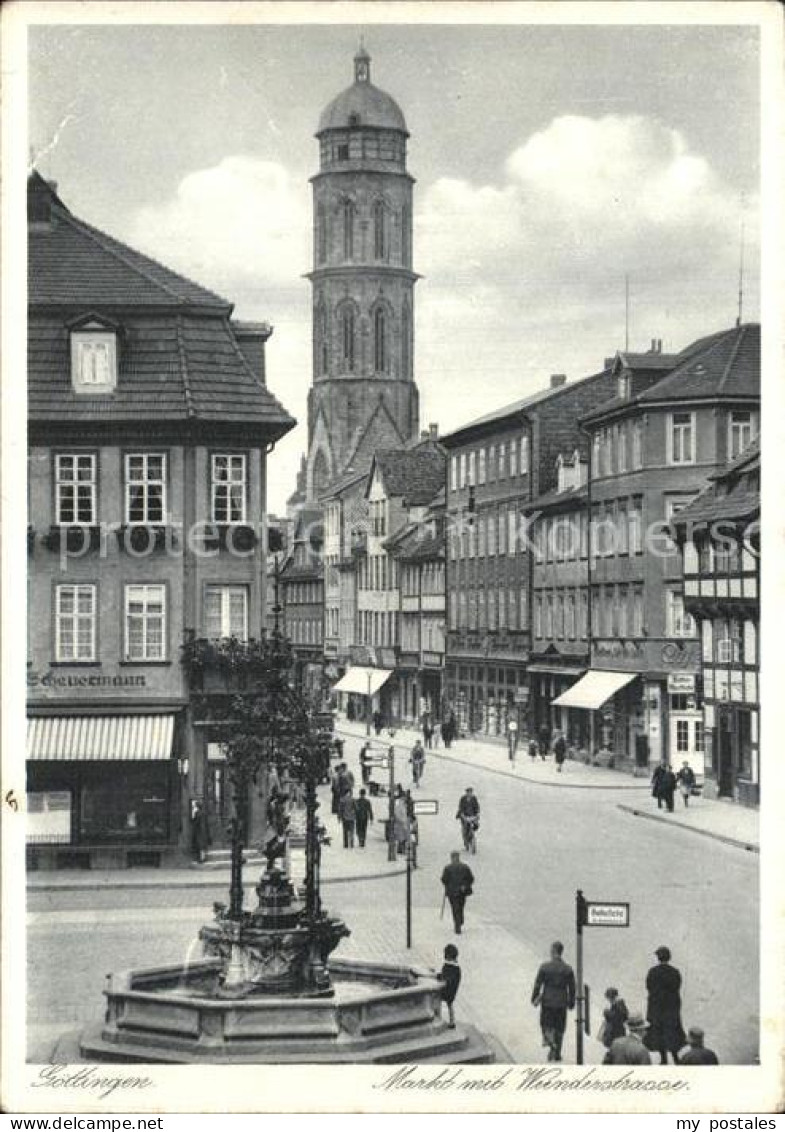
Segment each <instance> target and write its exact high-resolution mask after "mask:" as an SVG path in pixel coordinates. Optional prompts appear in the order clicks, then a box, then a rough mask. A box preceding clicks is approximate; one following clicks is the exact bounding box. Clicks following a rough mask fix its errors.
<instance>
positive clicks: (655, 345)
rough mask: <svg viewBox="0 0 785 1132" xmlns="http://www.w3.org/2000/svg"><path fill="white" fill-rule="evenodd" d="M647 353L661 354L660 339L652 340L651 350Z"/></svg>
mask: <svg viewBox="0 0 785 1132" xmlns="http://www.w3.org/2000/svg"><path fill="white" fill-rule="evenodd" d="M649 353H650V354H661V353H662V338H652V340H651V349H650V350H649Z"/></svg>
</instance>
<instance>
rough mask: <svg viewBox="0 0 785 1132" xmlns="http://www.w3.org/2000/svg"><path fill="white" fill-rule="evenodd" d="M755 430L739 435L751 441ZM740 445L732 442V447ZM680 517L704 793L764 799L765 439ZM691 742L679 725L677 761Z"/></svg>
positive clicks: (717, 478)
mask: <svg viewBox="0 0 785 1132" xmlns="http://www.w3.org/2000/svg"><path fill="white" fill-rule="evenodd" d="M748 435H749V434H748V433H745V434H744V435H742V436H741V437H739V438H738V445H739V446H740V445H741V444H743V443H744V440H745V439H746V438H747V436H748ZM734 447H736V443H731V444H730V445H729V449H730V450H731V451H732V450H733V448H734ZM711 481H712V482H711V484H710V486H709V487H707V488H706V489H705V490H704V491H702V492H701V493H700V494H699V495H698V496H697V498H696V499H695V500H694V501H693V502H692V503H691V504H690V505H689V506H688V507H685V508H684V510H683V511H680V512H679V514H678V516H677V517H676V520H675V528H676V534H677V538H678V540H679V544H680V546H681V548H682V551H683V566H684V604H685V608H686V610H687V613H688V614H689V615H690V616H691V617H693V618H694V619H695V623H696V625H697V629H698V636H699V640H700V647H701V675H702V683H703V729H704V736H705V785H704V793H705V794H707V795H708V796H712V797H715V796H717V795H719V796H720V797H724V798H734V799H737V800H738V801H739V802H742V803H743V804H745V805H757V804H758V802H759V800H760V775H761V771H760V690H759V680H760V636H759V632H760V443H759V442H758V441H753V442H752V443H751V444H750V445H749V447H747V448H746V449H745V450H744V451H743V452H742V454H741V455H740V456H737V458H736V459H735V460H733V461H731V463H730V464H728V465H727V466H726V467H724V468H723V469H722V470H721V471H719V472H715V473H714V475H712V477H711ZM688 743H689V735H688V733H687V731H686V729H685V727H684V726H683V725H682V726H681V728H678V727H677V729H676V734H675V743H674V745H673V746H672V748H671V752H670V754H671V759H672V761H673V762H678V760H679V758H680V757H681V755H682V753H683V751H684V750H685V749H686V747H687V745H688Z"/></svg>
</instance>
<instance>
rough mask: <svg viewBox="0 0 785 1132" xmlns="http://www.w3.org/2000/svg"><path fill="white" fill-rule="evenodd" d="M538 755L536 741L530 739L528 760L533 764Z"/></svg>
mask: <svg viewBox="0 0 785 1132" xmlns="http://www.w3.org/2000/svg"><path fill="white" fill-rule="evenodd" d="M538 754H539V749H538V747H537V740H536V739H530V740H529V758H530V759H531V761H532V762H534V760H535V759H536V758H537V755H538Z"/></svg>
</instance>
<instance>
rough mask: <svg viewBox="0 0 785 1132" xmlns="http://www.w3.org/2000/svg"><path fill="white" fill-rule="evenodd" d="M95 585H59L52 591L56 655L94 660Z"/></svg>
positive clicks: (66, 658)
mask: <svg viewBox="0 0 785 1132" xmlns="http://www.w3.org/2000/svg"><path fill="white" fill-rule="evenodd" d="M96 605H97V602H96V586H94V585H92V584H80V585H61V586H57V588H56V591H55V656H56V658H57V660H58V661H61V662H62V661H93V660H95V655H96V648H95V643H96V617H97V614H96Z"/></svg>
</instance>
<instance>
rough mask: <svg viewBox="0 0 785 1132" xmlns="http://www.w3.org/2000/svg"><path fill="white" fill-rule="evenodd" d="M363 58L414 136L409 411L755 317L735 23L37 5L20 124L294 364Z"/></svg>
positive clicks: (747, 61)
mask: <svg viewBox="0 0 785 1132" xmlns="http://www.w3.org/2000/svg"><path fill="white" fill-rule="evenodd" d="M360 34H363V35H364V37H365V43H366V46H367V47H368V49H369V50H370V53H371V56H372V60H373V61H372V79H373V81H374V82H375V84H376V85H377V86H380V87H382V89H384V90H387V91H388V92H389V93H390V94H392V95H393V96H394V97H395V98H396V100H397V101H398V102H399V104H400V105H401V107H402V109H403V111H404V114H405V116H406V120H407V124H408V127H409V131H410V133H411V139H410V147H409V168H410V171H411V172H412V173H413V174H414V176H415V177H416V179H417V186H416V190H415V227H414V267H415V269H416V270H417V271H419V272H421V273H422V275H423V276H424V278H423V279H422V280H421V281H420V283H419V284H418V286H417V309H416V347H415V358H416V375H417V381H418V384H419V387H420V392H421V406H422V417H421V419H422V421H423V423H424V424H425V423H427V422H428V421H437V422H438V423H439V425H440V427H441V429H442V431H447V430H449V429H451V428H454V427H456V426H458V425H459V424H462V423H464V422H465V421H467V420H470V419H471V418H472V417H473V416H475V415H479V414H481V413H485V412H487V411H489V410H490V409H491V408H493V407H495V406H497V405H503V404H505V403H507V402H509V401H512V400H515V399H516V398H518V397H521V396H524V395H526V394H527V393H529V392H533V391H534V390H536V389H537V388H539V387H541V386H542V385H543V384H544V383H547V381H548V377H549V375H550V374H551V373H566V374H567V375H568V377H569V378H570V379H572V378H576V377H581V376H584V375H586V374H589V373H592V372H595V371H596V370H597V369H598V368H600V367H601V365H602V360H603V358H605V357H607V356H608V355H610V354H612V353H613V352H614V351H615V350H617V349H619V348H621V347H623V345H624V333H625V328H624V277H625V274H628V275H629V279H630V299H631V304H630V305H631V317H630V331H629V333H630V346H631V348H634V349H644V348H647V347H648V344H649V342H650V340H651V339H652V338H655V337H656V338H662V340H663V348H664V349H669V348H672V349H680V348H682V347H683V346H685V345H686V344H687V343H688V342H689V341H690V340H691V339H692V338H694V337H697V336H698V335H700V334H704V333H709V332H711V331H714V330H717V329H721V328H722V327H725V326H730V325H732V324H733V322H734V320H735V317H736V313H737V286H738V269H739V236H740V224H741V219H742V216H744V218H745V231H746V237H745V239H746V253H745V258H746V273H745V274H746V283H745V301H744V315H745V318H757V317H758V303H759V295H758V281H757V275H758V245H759V237H758V186H759V95H758V90H759V80H758V31H757V29H756V28H754V27H720V26H716V27H678V26H660V27H656V26H654V27H653V26H647V27H643V26H636V27H630V26H627V27H600V26H592V27H584V26H525V25H517V26H505V27H498V26H497V27H492V26H480V27H478V26H473V27H471V26H454V25H441V26H436V25H430V26H423V25H419V26H405V25H400V24H399V25H394V24H393V25H385V26H382V25H373V24H370V25H368V24H366V25H365V26H364V27H356V26H350V25H344V26H335V25H333V26H269V25H267V26H259V25H257V26H253V25H249V26H242V27H224V26H207V27H149V26H148V27H141V26H108V27H95V26H93V27H85V26H59V27H56V26H50V27H38V28H33V29H31V35H30V81H29V92H30V144H31V146H32V147H33V151H34V152H35V153H36V154H37V159H36V162H37V166H38V168H39V169H40V171H41V172H42V173H43V174H44V175H45V176H47V177H52V178H54V179H55V180H56V181H57V182H58V185H59V192H60V194H61V196H62V198H63V200H64V201H65V202H66V204H67V205H68V206H69V208H71V210H72V211H73V212H75V213H76V214H77V215H78V216H81V217H83V218H84V219H86V220H88V221H90V222H91V223H93V224H95V225H97V226H98V227H99V228H103V229H104V230H106V231H108V232H110V233H112V234H113V235H115V236H117V237H118V238H120V239H122V240H125V241H126V242H128V243H131V244H133V245H134V246H135V247H138V248H140V249H141V250H143V251H147V252H148V253H150V254H152V255H154V256H155V257H156V258H158V259H160V260H162V261H163V262H165V263H167V264H168V265H170V266H172V267H174V268H176V269H179V270H181V271H183V272H184V273H185V274H187V275H189V276H191V277H193V278H194V279H196V280H197V281H199V282H201V283H203V284H205V285H206V286H209V287H211V288H212V289H214V290H217V291H218V292H219V293H221V294H223V295H224V296H225V297H226V298H228V299H230V300H231V301H233V302H234V303H235V304H236V314H237V315H238V316H239V317H244V318H256V319H266V320H269V321H270V322H272V323H273V324H274V326H275V332H274V335H273V338H272V339H271V341H270V344H269V347H268V349H269V355H268V362H269V384H270V386H271V388H272V389H273V391H274V392H275V393H276V394H277V395H278V396H279V397H280V398H281V400H282V401H283V402H284V403H285V405H286V407H287V408H288V409H289V410H290V411H292V412H293V413H294V414H295V416H297V418H298V420H299V421H300V422H301V425H300V426H299V427H298V428H297V430H296V431H295V432H294V433H293V434H292V435H291V436H290V437H288V438H286V439H285V440H284V441H283V442H281V444H280V445H279V446H278V448H277V449H276V452H275V454H274V456H273V459H272V462H271V466H270V471H271V484H270V504H271V507H272V508H274V509H281V508H282V507H283V504H284V501H285V499H286V497H287V495H288V494H289V493H290V492H291V490H292V488H293V484H294V475H295V471H296V468H297V465H298V463H299V456H300V453H301V452H302V451H303V449H304V445H305V417H306V396H307V392H308V387H309V384H310V380H311V351H310V286H309V284H308V282H307V281H306V280H305V279H303V278H302V276H303V273H304V272H306V271H308V270H309V267H310V259H311V217H310V207H311V206H310V186H309V183H308V178H309V177H310V176H311V175H312V174H313V173H314V172H316V169H317V156H318V155H317V143H316V141H315V139H314V137H313V133H314V130H315V129H316V125H317V121H318V117H319V113H320V111H321V109H322V107H323V106H324V105H325V104H326V103H327V102H328V101H329V100H330V99H331V98H332V97H333V96H334V95H335V94H337V93H338V92H339V91H340V90H342V89H343V88H344V87H345V86H347V85H349V83H350V82H351V80H352V56H353V54H354V52H355V50H356V47H357V43H358V39H359V36H360Z"/></svg>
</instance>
